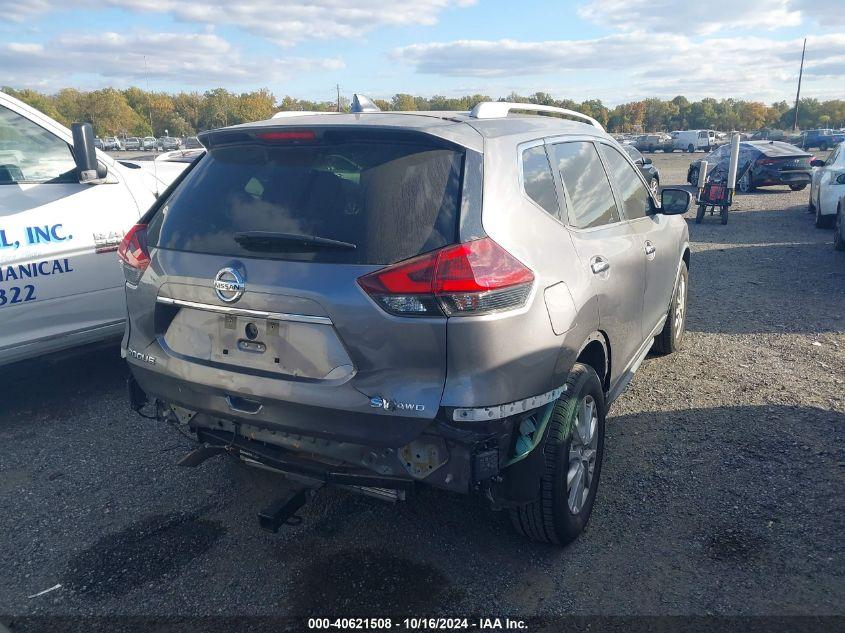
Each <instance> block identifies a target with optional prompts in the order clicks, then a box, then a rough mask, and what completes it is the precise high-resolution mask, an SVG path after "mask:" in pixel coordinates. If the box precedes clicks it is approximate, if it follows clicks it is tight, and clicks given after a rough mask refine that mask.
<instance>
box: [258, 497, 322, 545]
mask: <svg viewBox="0 0 845 633" xmlns="http://www.w3.org/2000/svg"><path fill="white" fill-rule="evenodd" d="M314 494H315V491H314V490H313V489H310V488H300V489H298V490H292V491H290V492H289V493H288V494H286V495H285V496H284V497H282V498H281V499H278V500H277V501H275V502H274V503H272V504H270V505H269V506H268V507H266V508H265V509H264V510H262V511H261V512H259V513H258V525H259V527H260V528H261V529H262V530H267V531H268V532H272V533H273V534H275V533H277V532H278V531H279V528H280V527H281V526H282V525H285V524H287V525H299V524H300V523H302V517H298V516H296V512H297V510H299V509H300V508H301V507H302V506H304V505H305V504H306V503H307V502H308V500H309V499H310V498H311V497H313V496H314Z"/></svg>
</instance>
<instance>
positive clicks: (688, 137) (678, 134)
mask: <svg viewBox="0 0 845 633" xmlns="http://www.w3.org/2000/svg"><path fill="white" fill-rule="evenodd" d="M715 145H716V132H715V131H714V130H676V131H674V132H672V147H673V149H679V150H681V151H684V152H690V153H692V152H696V151H698V150H704V151H705V152H709V151H710V150H711V149H712V148H713V147H715Z"/></svg>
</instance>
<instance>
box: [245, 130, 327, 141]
mask: <svg viewBox="0 0 845 633" xmlns="http://www.w3.org/2000/svg"><path fill="white" fill-rule="evenodd" d="M255 136H256V138H259V139H261V140H262V141H271V142H284V141H313V140H315V139H316V138H317V135H316V134H315V133H314V131H313V130H287V131H279V132H259V133H258V134H256V135H255Z"/></svg>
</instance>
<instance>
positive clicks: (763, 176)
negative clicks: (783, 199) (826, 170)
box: [687, 141, 812, 193]
mask: <svg viewBox="0 0 845 633" xmlns="http://www.w3.org/2000/svg"><path fill="white" fill-rule="evenodd" d="M730 156H731V146H730V145H729V144H728V145H722V146H721V147H719V148H718V149H716V150H715V151H713V152H710V153H709V154H708V155H707V156H705V157H704V158H702V159H699V160H696V161H693V162H692V163H690V166H689V168H688V169H687V182H688V183H689V184H691V185H693V186H694V185H696V184H697V183H698V172H699V169H700V167H701V161H702V160H706V161H707V174H708V176H707V178H708V180H711V179H727V175H728V166H729V163H730ZM811 158H812V155H811V154H808V153H807V152H805V151H803V150H801V149H798V148H797V147H795V146H794V145H790V144H789V143H783V142H780V141H743V142H741V143H740V144H739V161H738V163H737V178H738V180H737V183H736V188H737V191H740V192H742V193H750V192H752V191H754V190H755V189H756V188H757V187H766V186H769V185H789V188H790V189H792V190H793V191H801V190H802V189H804V188H805V187H806V186H807V185H808V184H810V178H811V177H810V172H811V169H812V168H811V167H810V159H811Z"/></svg>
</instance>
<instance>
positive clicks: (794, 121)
mask: <svg viewBox="0 0 845 633" xmlns="http://www.w3.org/2000/svg"><path fill="white" fill-rule="evenodd" d="M805 52H807V38H806V37H805V38H804V48H802V49H801V70H799V71H798V92H797V93H796V94H795V116H794V117H793V119H792V131H793V132H795V131H796V130H797V129H798V99H799V98H800V97H801V77H802V76H803V75H804V53H805Z"/></svg>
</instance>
